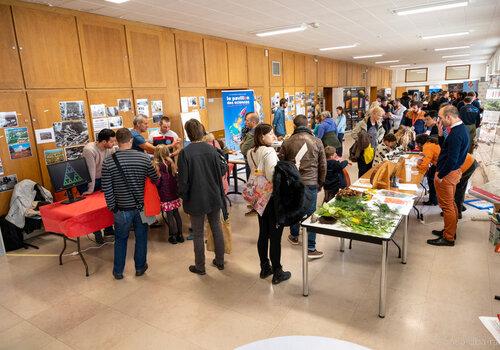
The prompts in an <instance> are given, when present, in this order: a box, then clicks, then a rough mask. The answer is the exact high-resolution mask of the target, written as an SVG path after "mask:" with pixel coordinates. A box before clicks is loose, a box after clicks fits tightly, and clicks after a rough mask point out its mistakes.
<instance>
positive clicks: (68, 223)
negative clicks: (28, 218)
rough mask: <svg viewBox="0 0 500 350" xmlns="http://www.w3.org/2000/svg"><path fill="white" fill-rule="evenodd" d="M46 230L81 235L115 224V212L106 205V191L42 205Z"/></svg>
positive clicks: (70, 235) (41, 212) (68, 234)
mask: <svg viewBox="0 0 500 350" xmlns="http://www.w3.org/2000/svg"><path fill="white" fill-rule="evenodd" d="M40 215H41V216H42V221H43V225H44V227H45V231H47V232H54V233H61V234H63V235H65V236H67V237H73V238H75V237H80V236H85V235H88V234H89V233H92V232H95V231H99V230H101V229H103V228H105V227H108V226H111V225H113V221H114V219H113V213H112V212H110V211H109V210H108V208H107V207H106V201H105V199H104V193H102V192H96V193H93V194H91V195H89V196H86V197H85V199H84V200H81V201H78V202H74V203H71V204H61V202H57V203H53V204H49V205H45V206H43V207H40Z"/></svg>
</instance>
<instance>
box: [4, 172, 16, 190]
mask: <svg viewBox="0 0 500 350" xmlns="http://www.w3.org/2000/svg"><path fill="white" fill-rule="evenodd" d="M16 184H17V176H16V174H14V175H8V176H3V177H0V192H6V191H11V190H13V189H14V186H15V185H16Z"/></svg>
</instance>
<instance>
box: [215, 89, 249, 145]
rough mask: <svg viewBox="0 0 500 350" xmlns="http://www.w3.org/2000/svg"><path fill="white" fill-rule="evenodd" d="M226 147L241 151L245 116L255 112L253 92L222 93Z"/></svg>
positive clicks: (235, 91) (234, 91) (231, 91)
mask: <svg viewBox="0 0 500 350" xmlns="http://www.w3.org/2000/svg"><path fill="white" fill-rule="evenodd" d="M222 110H223V112H224V133H225V141H226V147H227V148H229V149H231V150H233V151H239V149H240V142H241V130H242V128H243V126H244V125H245V115H246V114H247V113H250V112H253V111H254V92H253V90H227V91H222Z"/></svg>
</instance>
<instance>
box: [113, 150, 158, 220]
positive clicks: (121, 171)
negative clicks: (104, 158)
mask: <svg viewBox="0 0 500 350" xmlns="http://www.w3.org/2000/svg"><path fill="white" fill-rule="evenodd" d="M111 157H112V158H113V160H114V162H115V165H116V167H117V168H118V172H119V173H120V175H121V177H122V180H123V182H124V183H125V185H126V186H127V189H128V191H129V192H130V194H131V195H132V197H133V198H134V202H135V207H136V208H137V210H139V212H140V215H141V221H142V223H143V224H148V225H151V224H153V223H154V222H155V221H156V217H155V216H148V215H146V213H145V212H144V205H143V204H141V203H140V202H139V200H138V199H137V197H136V196H135V193H134V192H133V191H132V190H131V189H130V186H129V184H128V182H127V179H126V178H125V173H124V172H123V168H122V166H121V164H120V162H119V161H118V157H117V156H116V153H113V154H112V155H111ZM147 179H148V178H146V180H147ZM156 194H158V192H156Z"/></svg>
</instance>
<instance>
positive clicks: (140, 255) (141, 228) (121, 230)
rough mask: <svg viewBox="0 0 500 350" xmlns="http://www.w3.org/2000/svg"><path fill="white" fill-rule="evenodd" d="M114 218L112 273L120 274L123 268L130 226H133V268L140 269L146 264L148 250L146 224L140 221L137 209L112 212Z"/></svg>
mask: <svg viewBox="0 0 500 350" xmlns="http://www.w3.org/2000/svg"><path fill="white" fill-rule="evenodd" d="M114 218H115V259H114V266H113V273H114V274H122V273H123V270H124V268H125V259H126V257H127V242H128V235H129V232H130V228H131V227H134V234H135V250H134V261H135V269H136V270H142V269H144V266H145V265H146V255H147V251H148V225H147V224H143V223H142V219H141V213H140V211H139V210H137V209H134V210H127V211H121V210H118V211H117V212H116V213H114Z"/></svg>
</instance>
